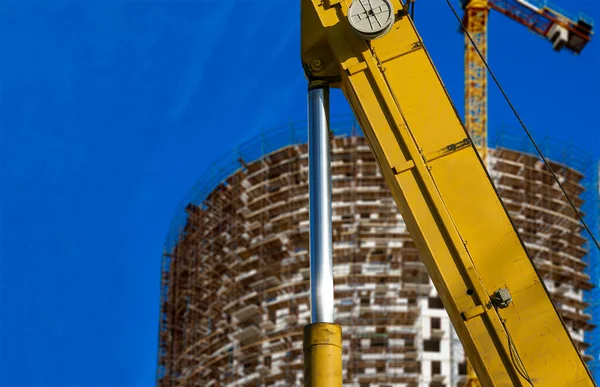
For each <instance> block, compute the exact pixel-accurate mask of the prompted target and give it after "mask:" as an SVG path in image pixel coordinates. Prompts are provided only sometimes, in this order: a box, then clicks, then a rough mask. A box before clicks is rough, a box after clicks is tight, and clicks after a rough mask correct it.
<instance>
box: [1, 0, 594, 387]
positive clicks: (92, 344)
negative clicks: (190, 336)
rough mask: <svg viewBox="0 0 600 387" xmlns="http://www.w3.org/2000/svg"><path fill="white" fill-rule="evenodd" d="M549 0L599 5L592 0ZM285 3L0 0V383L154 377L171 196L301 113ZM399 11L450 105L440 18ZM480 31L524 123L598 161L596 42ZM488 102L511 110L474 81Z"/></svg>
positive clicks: (505, 28)
mask: <svg viewBox="0 0 600 387" xmlns="http://www.w3.org/2000/svg"><path fill="white" fill-rule="evenodd" d="M554 2H555V3H558V4H559V5H560V6H562V7H563V8H568V9H569V10H571V11H574V12H576V11H582V12H585V13H587V14H588V15H590V16H591V17H593V18H594V19H596V20H600V12H599V8H598V7H599V6H598V5H597V4H596V3H597V2H596V1H595V0H587V1H586V0H571V1H566V0H555V1H554ZM298 3H299V2H298V1H287V0H286V1H284V0H272V1H264V0H263V1H260V2H259V1H241V0H240V1H231V0H230V1H202V0H195V1H194V0H175V1H167V0H160V1H159V0H155V1H149V0H148V1H143V0H123V1H117V0H102V1H101V0H88V1H65V0H63V1H57V0H54V1H52V0H21V1H16V0H15V1H12V0H6V1H3V2H1V3H0V44H1V46H0V47H1V48H2V51H1V52H2V54H3V59H2V61H1V63H0V66H1V67H0V68H1V72H0V74H1V89H0V90H1V99H0V195H1V196H0V385H2V386H3V387H45V386H60V387H74V386H86V387H93V386H127V387H130V386H148V385H153V384H154V372H155V364H156V346H157V328H158V320H157V318H158V306H159V305H158V297H159V271H160V258H161V252H162V246H163V241H164V238H165V235H166V233H167V230H168V227H169V223H170V220H171V218H172V217H173V214H174V211H175V208H176V207H177V205H178V204H179V201H180V200H181V199H182V198H183V197H184V196H185V194H186V192H187V191H188V190H189V189H190V188H191V187H192V186H193V185H194V182H195V180H196V179H197V178H198V177H199V176H200V175H201V174H202V172H203V171H204V170H205V168H206V167H207V165H208V164H209V163H211V162H212V161H214V160H215V159H217V158H218V157H219V156H220V155H222V154H224V153H226V152H227V151H229V150H230V149H232V148H233V147H234V146H236V145H237V144H239V143H240V142H242V141H244V140H247V139H249V138H251V137H253V136H255V135H256V134H258V133H260V131H261V130H264V129H268V128H271V127H275V126H279V125H282V124H285V123H286V122H289V121H296V120H299V119H303V118H304V117H305V106H306V104H305V99H306V81H305V79H304V76H303V73H302V70H301V67H300V61H299V4H298ZM456 3H457V2H456ZM415 16H416V23H417V27H418V28H419V31H420V33H421V35H422V36H423V38H424V40H425V44H426V46H427V47H428V49H429V51H430V53H431V55H432V57H433V60H434V62H435V63H436V65H437V67H438V70H439V72H440V73H441V76H442V78H443V80H444V82H445V84H446V86H447V88H448V89H449V92H450V94H451V96H452V98H453V99H454V101H455V104H456V106H457V108H458V110H459V112H461V114H462V111H463V107H462V106H463V102H462V98H463V38H462V36H461V35H460V34H458V33H457V32H456V30H457V24H456V21H455V20H454V18H453V16H452V14H451V13H450V11H449V9H448V8H447V6H446V4H445V1H441V0H440V1H419V2H417V7H416V12H415ZM489 46H490V52H489V62H490V64H491V66H492V68H493V69H494V70H495V72H496V74H497V76H498V78H499V79H500V81H501V82H502V84H503V86H504V87H505V89H506V91H507V93H508V94H509V96H510V97H511V98H512V100H513V102H514V104H515V106H516V107H517V109H518V111H519V112H520V113H521V115H522V117H523V119H524V121H525V122H526V123H527V124H528V125H529V126H530V128H531V130H532V132H533V134H534V136H535V137H536V138H543V137H544V136H546V135H550V136H552V137H554V138H556V139H558V140H559V141H561V142H565V143H569V144H573V145H574V146H577V147H579V148H581V149H583V150H584V151H585V152H587V153H589V154H590V155H592V157H593V158H595V159H596V160H598V159H599V158H600V135H599V131H600V97H599V94H598V90H599V87H600V79H599V76H598V70H597V69H598V68H600V66H599V65H600V42H594V41H593V42H592V43H591V44H590V45H589V46H588V47H587V48H586V49H585V51H584V52H583V53H582V55H581V56H579V57H575V56H572V55H570V54H567V53H555V52H553V51H552V49H551V47H550V44H549V43H547V42H545V41H544V40H542V39H540V38H538V37H536V36H534V35H533V34H531V33H529V32H527V31H526V30H525V29H524V28H523V27H521V26H519V25H517V24H516V23H514V22H512V21H510V20H507V19H506V18H505V17H503V16H501V15H495V14H493V15H492V16H491V19H490V33H489ZM332 110H333V111H334V112H335V113H336V114H345V113H349V112H350V109H349V107H348V105H347V104H346V102H345V101H344V100H343V99H342V98H341V97H340V95H339V94H334V99H333V102H332ZM489 119H490V135H491V136H494V135H495V133H496V131H497V128H498V127H500V126H501V125H507V126H513V127H516V125H517V121H516V120H515V119H514V117H513V116H512V114H511V113H510V111H509V109H508V108H507V107H506V105H505V104H504V103H503V102H502V101H501V99H500V96H499V94H498V93H497V92H496V91H495V90H494V89H493V88H492V87H491V86H490V115H489Z"/></svg>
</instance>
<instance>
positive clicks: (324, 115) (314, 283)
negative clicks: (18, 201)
mask: <svg viewBox="0 0 600 387" xmlns="http://www.w3.org/2000/svg"><path fill="white" fill-rule="evenodd" d="M308 175H309V215H310V305H311V322H312V323H313V324H314V323H322V322H326V323H333V260H332V232H331V153H330V147H329V87H328V86H327V85H316V86H313V85H311V86H310V87H309V91H308Z"/></svg>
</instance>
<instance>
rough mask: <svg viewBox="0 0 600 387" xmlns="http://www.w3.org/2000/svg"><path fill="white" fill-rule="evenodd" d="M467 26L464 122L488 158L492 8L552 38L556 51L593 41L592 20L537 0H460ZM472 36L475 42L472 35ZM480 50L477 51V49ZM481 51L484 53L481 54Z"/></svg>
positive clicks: (578, 49) (573, 49)
mask: <svg viewBox="0 0 600 387" xmlns="http://www.w3.org/2000/svg"><path fill="white" fill-rule="evenodd" d="M461 5H462V7H463V8H464V18H463V25H464V27H465V31H466V32H467V33H466V34H465V126H466V128H467V131H468V133H469V135H470V136H471V140H472V141H473V143H474V145H475V147H476V148H477V150H478V152H479V155H480V156H481V158H482V159H483V160H484V162H487V156H488V140H487V139H488V116H487V106H488V102H487V90H488V85H487V69H486V67H485V63H484V61H485V62H487V52H488V44H487V23H488V16H489V12H490V9H493V10H495V11H497V12H499V13H501V14H503V15H505V16H507V17H509V18H510V19H512V20H514V21H516V22H517V23H519V24H521V25H523V26H525V27H527V28H528V29H529V30H530V31H532V32H533V33H534V34H536V35H538V36H541V37H543V38H544V39H546V40H548V41H550V42H551V43H552V45H553V47H554V49H555V50H556V51H560V50H562V49H563V48H565V49H566V50H567V51H571V52H572V53H574V54H579V53H580V52H581V51H582V50H583V48H584V47H585V46H586V45H587V43H588V42H589V41H590V39H591V36H592V24H593V23H592V22H591V21H590V20H587V19H586V18H584V17H579V19H578V20H577V21H575V20H573V19H572V18H570V17H568V16H566V15H565V14H563V13H561V12H559V11H556V10H554V9H552V8H550V7H548V6H547V5H546V3H545V2H539V1H535V0H529V1H526V0H461ZM469 36H470V38H471V39H473V43H474V44H475V46H474V45H473V43H472V42H471V39H470V38H469ZM475 47H477V49H478V50H479V53H478V52H477V49H476V48H475ZM480 54H481V55H480Z"/></svg>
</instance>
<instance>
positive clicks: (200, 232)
mask: <svg viewBox="0 0 600 387" xmlns="http://www.w3.org/2000/svg"><path fill="white" fill-rule="evenodd" d="M341 125H344V127H345V128H349V127H350V125H351V124H349V123H342V124H341ZM334 126H335V125H334ZM304 132H305V128H304V127H298V128H294V127H290V128H286V129H280V130H277V131H274V132H272V133H269V134H265V135H262V136H260V138H257V139H255V140H252V141H250V142H249V143H246V144H245V145H244V146H242V147H240V148H239V149H237V150H236V152H234V153H233V154H231V155H229V156H228V157H226V158H225V159H223V160H222V161H221V162H220V163H218V164H215V166H213V168H212V169H210V170H209V171H208V173H207V175H205V177H204V178H203V179H201V180H200V182H199V185H198V186H197V187H196V189H195V190H194V191H193V192H192V193H191V194H190V195H191V196H190V197H189V198H187V199H186V200H185V202H184V207H182V208H181V211H180V212H179V213H178V216H177V217H176V219H175V220H174V224H173V226H172V230H171V234H170V236H169V238H168V241H167V245H166V248H165V253H164V259H163V266H162V277H161V281H162V282H161V312H160V332H159V354H158V370H157V385H158V386H200V385H201V386H226V385H232V386H233V385H235V386H257V385H260V386H270V385H273V386H293V385H302V383H303V376H302V374H303V349H302V328H303V326H304V325H306V324H308V323H309V322H310V321H309V320H310V311H309V307H310V305H309V303H310V301H309V299H310V297H309V291H310V286H309V254H308V244H309V236H308V232H309V226H308V224H309V216H308V154H307V153H308V149H307V146H306V143H305V141H304V140H305V139H303V138H302V137H303V136H305V133H304ZM343 132H345V134H342V133H343ZM511 138H512V137H511ZM515 148H518V147H506V146H502V141H500V143H499V144H497V145H496V146H495V147H494V148H493V149H490V156H489V164H490V165H489V169H490V174H491V176H492V178H493V180H494V183H495V185H496V187H497V190H498V192H499V194H500V196H501V197H502V198H503V201H504V204H505V206H506V208H507V209H508V211H509V212H510V214H511V217H512V219H513V222H514V223H515V226H516V227H517V229H518V230H519V232H520V234H521V237H522V239H523V241H524V243H525V245H526V247H527V248H528V250H529V254H530V256H531V258H532V259H533V260H534V262H535V265H536V267H537V270H538V272H539V274H540V275H541V276H542V278H543V279H544V282H545V283H546V286H547V288H548V290H549V291H550V293H551V297H552V299H553V301H554V302H555V305H556V307H557V308H558V310H559V312H560V314H561V315H562V317H563V320H564V322H565V324H566V325H567V326H568V328H569V331H570V333H571V335H572V337H573V339H574V341H575V343H576V345H577V347H578V348H579V349H580V350H581V352H582V353H583V354H584V356H585V358H586V359H588V360H591V359H592V358H591V356H589V353H588V352H587V351H586V350H588V347H589V343H588V340H587V337H588V336H587V335H586V333H588V332H590V331H592V329H593V328H594V326H593V325H592V323H591V316H590V314H587V313H586V312H585V310H586V308H588V307H589V305H588V304H587V303H586V302H585V301H584V292H586V291H589V290H591V289H592V288H593V282H595V281H592V280H591V279H590V276H589V275H588V274H586V270H587V263H586V259H585V257H586V255H587V253H588V249H587V244H586V238H585V237H584V236H582V234H581V226H580V224H579V222H578V219H577V216H576V214H575V213H574V212H573V210H572V209H571V208H570V206H569V204H568V202H567V201H566V199H565V198H564V197H563V196H562V193H561V191H560V189H559V188H558V186H557V185H556V184H555V182H554V180H553V178H552V176H551V175H550V173H549V172H548V171H547V169H546V167H545V166H544V164H543V163H542V162H540V161H539V160H538V158H537V157H534V156H532V155H531V154H529V153H528V152H525V151H520V150H515ZM331 152H332V180H333V181H332V189H333V197H332V207H333V242H334V244H333V246H334V251H333V262H334V281H335V304H336V311H335V318H336V322H337V323H338V324H340V325H341V326H342V328H343V345H344V350H343V361H344V366H343V375H344V376H343V377H344V383H345V385H346V384H347V385H356V386H457V385H462V384H463V383H464V382H465V370H466V367H465V358H464V353H463V351H462V347H461V344H460V342H459V341H458V338H457V337H456V334H455V333H454V331H453V329H452V326H451V324H450V320H449V318H448V317H447V315H446V312H445V310H444V308H443V305H442V303H441V301H440V299H439V298H438V297H437V293H436V290H435V288H434V287H433V285H432V282H431V280H430V278H429V276H428V274H427V272H426V270H425V267H424V265H423V264H422V263H421V261H420V260H419V253H418V252H417V250H416V247H415V244H414V242H413V241H412V239H411V237H410V235H409V233H408V231H407V229H406V227H405V224H404V222H403V220H402V218H401V216H400V215H399V213H398V210H397V208H396V205H395V203H394V201H393V199H392V196H391V195H390V192H389V190H388V188H387V186H386V184H385V182H384V179H383V176H382V175H381V173H380V171H379V170H378V167H377V164H376V162H375V160H374V156H373V153H372V152H371V150H370V149H369V147H368V145H367V144H366V142H365V140H364V139H363V138H362V137H361V136H359V135H357V133H356V132H354V131H353V130H351V129H350V130H342V131H341V132H338V135H336V136H335V137H332V142H331ZM570 154H573V152H571V153H570ZM575 164H576V163H575ZM551 165H552V168H553V169H554V171H555V172H557V174H558V175H559V176H560V178H561V179H562V181H561V182H562V184H563V186H564V187H565V188H566V190H567V191H568V193H569V194H570V196H571V197H572V198H574V200H575V202H576V203H575V204H576V205H577V206H579V207H580V206H582V205H583V204H584V202H585V201H584V198H585V194H586V190H585V188H584V186H583V185H582V181H583V179H584V177H585V176H584V173H585V172H587V171H586V170H585V169H586V163H581V165H575V166H573V165H571V164H569V165H571V166H567V165H565V164H562V163H558V162H553V163H552V164H551ZM588 166H589V164H588Z"/></svg>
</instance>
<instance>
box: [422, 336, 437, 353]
mask: <svg viewBox="0 0 600 387" xmlns="http://www.w3.org/2000/svg"><path fill="white" fill-rule="evenodd" d="M423 350H424V351H425V352H439V351H440V341H439V340H437V339H429V340H424V341H423Z"/></svg>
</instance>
